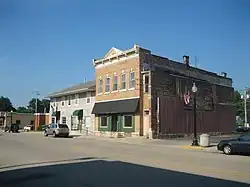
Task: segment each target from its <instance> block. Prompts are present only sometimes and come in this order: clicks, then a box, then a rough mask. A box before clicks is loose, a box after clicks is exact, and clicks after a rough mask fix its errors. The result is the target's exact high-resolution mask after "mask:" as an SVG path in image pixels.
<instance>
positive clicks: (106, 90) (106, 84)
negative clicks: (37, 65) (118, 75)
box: [105, 76, 111, 93]
mask: <svg viewBox="0 0 250 187" xmlns="http://www.w3.org/2000/svg"><path fill="white" fill-rule="evenodd" d="M108 79H109V84H107V82H108V81H107V80H108ZM105 83H106V84H105V93H110V91H111V84H110V83H111V78H110V77H109V76H107V77H106V82H105ZM107 85H108V86H109V91H107Z"/></svg>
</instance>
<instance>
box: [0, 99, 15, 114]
mask: <svg viewBox="0 0 250 187" xmlns="http://www.w3.org/2000/svg"><path fill="white" fill-rule="evenodd" d="M11 110H12V111H16V109H15V108H14V107H13V105H12V103H11V101H10V99H9V98H8V97H3V96H1V97H0V111H4V112H10V111H11Z"/></svg>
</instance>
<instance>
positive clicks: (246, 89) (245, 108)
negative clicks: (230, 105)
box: [241, 87, 249, 127]
mask: <svg viewBox="0 0 250 187" xmlns="http://www.w3.org/2000/svg"><path fill="white" fill-rule="evenodd" d="M247 91H248V88H247V87H246V88H245V89H244V94H243V95H242V96H241V99H244V113H245V127H248V123H247V99H249V94H247Z"/></svg>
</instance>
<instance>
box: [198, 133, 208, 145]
mask: <svg viewBox="0 0 250 187" xmlns="http://www.w3.org/2000/svg"><path fill="white" fill-rule="evenodd" d="M200 146H201V147H209V146H210V136H209V134H202V135H200Z"/></svg>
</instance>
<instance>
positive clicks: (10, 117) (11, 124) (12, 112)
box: [10, 110, 13, 125]
mask: <svg viewBox="0 0 250 187" xmlns="http://www.w3.org/2000/svg"><path fill="white" fill-rule="evenodd" d="M12 113H13V110H11V111H10V125H12Z"/></svg>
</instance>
